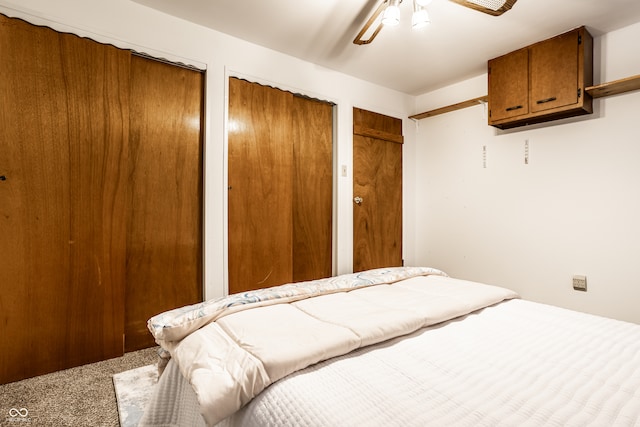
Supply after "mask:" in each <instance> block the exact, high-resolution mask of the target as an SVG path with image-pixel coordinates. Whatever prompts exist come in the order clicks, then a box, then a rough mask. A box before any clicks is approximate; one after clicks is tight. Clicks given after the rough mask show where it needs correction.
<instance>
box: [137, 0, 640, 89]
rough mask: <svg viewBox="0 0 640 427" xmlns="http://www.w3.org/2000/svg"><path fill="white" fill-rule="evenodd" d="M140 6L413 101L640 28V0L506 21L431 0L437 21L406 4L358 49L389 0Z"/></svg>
mask: <svg viewBox="0 0 640 427" xmlns="http://www.w3.org/2000/svg"><path fill="white" fill-rule="evenodd" d="M134 1H136V2H137V3H140V4H144V5H147V6H149V7H152V8H155V9H157V10H160V11H162V12H165V13H168V14H171V15H174V16H177V17H180V18H183V19H186V20H188V21H192V22H195V23H197V24H200V25H203V26H206V27H210V28H213V29H215V30H218V31H221V32H223V33H227V34H229V35H232V36H235V37H238V38H240V39H244V40H247V41H249V42H252V43H255V44H258V45H261V46H265V47H268V48H270V49H273V50H276V51H280V52H283V53H287V54H289V55H292V56H295V57H298V58H301V59H304V60H306V61H309V62H312V63H315V64H318V65H321V66H324V67H327V68H330V69H333V70H337V71H340V72H343V73H346V74H349V75H352V76H356V77H358V78H361V79H363V80H368V81H370V82H373V83H376V84H379V85H381V86H385V87H388V88H391V89H395V90H398V91H400V92H405V93H407V94H411V95H419V94H421V93H425V92H428V91H431V90H434V89H438V88H440V87H443V86H446V85H448V84H451V83H455V82H458V81H461V80H464V79H466V78H470V77H474V76H478V75H480V74H483V73H484V72H485V71H486V63H487V60H489V59H491V58H494V57H496V56H500V55H502V54H505V53H508V52H510V51H512V50H515V49H518V48H520V47H524V46H526V45H529V44H531V43H534V42H537V41H540V40H544V39H546V38H549V37H552V36H554V35H557V34H561V33H563V32H565V31H568V30H570V29H572V28H575V27H579V26H581V25H586V26H587V29H588V30H589V31H590V32H591V34H592V35H593V36H594V37H597V36H599V35H602V34H604V33H607V32H610V31H612V30H615V29H618V28H622V27H624V26H627V25H630V24H633V23H636V22H640V0H518V2H517V3H516V4H515V5H514V7H513V8H512V9H511V10H510V11H507V12H506V13H505V14H504V15H502V16H499V17H494V16H491V15H487V14H484V13H481V12H478V11H474V10H472V9H468V8H465V7H463V6H460V5H459V4H456V3H453V2H451V1H449V0H433V2H432V3H431V4H430V5H429V6H428V7H427V10H428V12H429V14H430V16H431V21H432V23H431V25H429V26H428V27H427V28H425V29H424V30H418V31H415V30H411V25H410V22H411V13H412V0H404V1H403V2H402V4H401V5H400V9H401V11H402V17H401V19H402V21H401V23H400V25H399V26H397V27H387V28H383V30H382V31H381V32H380V34H379V35H378V37H377V38H376V39H375V40H374V41H373V42H372V43H371V44H369V45H363V46H357V45H354V44H353V43H352V41H353V39H354V38H355V36H356V35H357V33H358V31H359V30H360V28H361V27H362V26H363V24H364V23H365V22H366V21H367V19H368V18H369V16H370V15H371V14H372V13H373V11H374V10H375V9H376V8H377V6H378V5H379V4H380V3H382V1H383V0H180V1H176V0H134ZM634 48H635V47H634ZM635 53H636V54H637V51H636V52H635Z"/></svg>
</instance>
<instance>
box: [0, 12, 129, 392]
mask: <svg viewBox="0 0 640 427" xmlns="http://www.w3.org/2000/svg"><path fill="white" fill-rule="evenodd" d="M0 64H2V70H3V74H2V79H0V93H2V96H1V97H0V152H1V153H2V156H1V157H0V174H2V175H4V176H5V177H6V180H4V181H0V200H2V203H0V234H1V235H2V239H1V240H0V253H2V254H3V256H2V261H1V263H2V265H1V267H0V325H1V326H2V334H3V341H4V343H5V344H7V343H11V344H10V345H3V346H1V347H0V383H5V382H9V381H14V380H18V379H22V378H26V377H30V376H34V375H39V374H43V373H47V372H52V371H56V370H60V369H64V368H68V367H72V366H77V365H80V364H83V363H89V362H94V361H97V360H103V359H107V358H111V357H115V356H118V355H121V354H122V353H123V347H122V334H123V318H124V303H123V301H124V300H123V296H124V255H123V254H124V252H125V238H124V232H125V216H124V212H125V210H124V206H125V202H126V171H123V170H122V165H124V164H126V152H127V149H126V148H127V140H128V128H127V126H128V123H127V122H126V121H125V120H124V119H123V118H124V117H126V116H127V114H128V111H127V109H126V105H127V103H128V83H127V80H128V73H129V53H128V52H125V51H119V50H117V49H115V48H113V47H111V46H104V45H100V44H98V43H95V42H92V41H89V40H87V39H81V38H79V37H76V36H73V35H67V34H59V33H56V32H54V31H53V30H50V29H46V28H40V27H35V26H32V25H30V24H27V23H25V22H23V21H20V20H17V19H9V18H5V17H0Z"/></svg>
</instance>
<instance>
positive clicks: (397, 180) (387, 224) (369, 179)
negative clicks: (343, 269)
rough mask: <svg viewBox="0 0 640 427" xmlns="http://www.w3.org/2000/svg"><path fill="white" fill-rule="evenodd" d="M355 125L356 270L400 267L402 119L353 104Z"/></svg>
mask: <svg viewBox="0 0 640 427" xmlns="http://www.w3.org/2000/svg"><path fill="white" fill-rule="evenodd" d="M353 128H354V129H353V133H354V134H353V196H354V206H353V270H354V271H363V270H369V269H372V268H380V267H397V266H401V265H402V143H403V137H402V120H401V119H396V118H393V117H389V116H385V115H382V114H378V113H373V112H370V111H366V110H362V109H359V108H354V109H353ZM355 198H360V199H361V200H358V201H356V199H355Z"/></svg>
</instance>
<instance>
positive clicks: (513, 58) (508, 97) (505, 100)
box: [489, 48, 529, 123]
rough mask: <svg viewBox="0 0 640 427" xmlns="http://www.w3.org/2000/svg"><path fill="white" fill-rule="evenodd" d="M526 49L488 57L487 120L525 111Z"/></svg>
mask: <svg viewBox="0 0 640 427" xmlns="http://www.w3.org/2000/svg"><path fill="white" fill-rule="evenodd" d="M528 73H529V51H528V49H526V48H525V49H520V50H517V51H515V52H512V53H509V54H507V55H504V56H501V57H499V58H495V59H492V60H491V61H489V123H492V122H494V121H498V120H503V119H508V118H511V117H517V116H521V115H524V114H528V113H529V74H528Z"/></svg>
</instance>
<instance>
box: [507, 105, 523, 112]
mask: <svg viewBox="0 0 640 427" xmlns="http://www.w3.org/2000/svg"><path fill="white" fill-rule="evenodd" d="M520 108H522V105H516V106H515V107H509V108H507V111H513V110H519V109H520Z"/></svg>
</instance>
